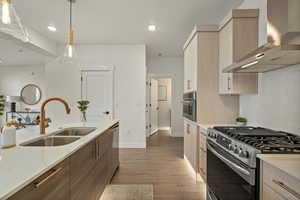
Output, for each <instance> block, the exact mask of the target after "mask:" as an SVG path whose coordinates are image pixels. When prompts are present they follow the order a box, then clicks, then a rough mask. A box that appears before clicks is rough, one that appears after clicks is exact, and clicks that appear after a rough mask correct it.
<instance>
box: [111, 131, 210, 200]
mask: <svg viewBox="0 0 300 200" xmlns="http://www.w3.org/2000/svg"><path fill="white" fill-rule="evenodd" d="M120 161H121V165H120V169H119V171H118V172H117V173H116V175H115V176H114V178H113V180H112V184H153V185H154V200H205V196H206V195H205V191H206V185H205V183H203V182H201V181H200V182H196V180H195V174H194V173H192V172H191V170H190V168H189V166H188V165H187V163H186V161H185V160H184V159H183V138H173V137H171V136H170V135H169V133H168V132H166V131H163V132H162V131H160V132H158V133H157V134H155V135H153V136H151V137H150V139H149V140H148V141H147V149H146V150H145V149H122V150H121V151H120Z"/></svg>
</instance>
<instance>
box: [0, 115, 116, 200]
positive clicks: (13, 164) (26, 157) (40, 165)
mask: <svg viewBox="0 0 300 200" xmlns="http://www.w3.org/2000/svg"><path fill="white" fill-rule="evenodd" d="M117 122H118V120H104V121H101V122H99V123H85V124H82V123H74V124H67V125H63V126H57V127H54V128H49V129H46V135H49V134H51V133H53V132H54V131H58V130H60V129H61V128H68V127H96V128H97V129H96V130H95V131H93V132H92V133H90V134H88V135H86V136H84V137H81V138H80V139H79V140H77V141H75V142H73V143H71V144H68V145H64V146H57V147H28V146H26V147H24V146H19V144H21V143H24V142H27V141H29V140H32V139H35V138H38V137H41V136H40V135H39V129H38V127H33V128H26V129H24V130H20V131H17V146H16V147H14V148H11V149H0V200H5V199H7V198H8V197H10V196H11V195H13V194H14V193H16V192H17V191H19V190H20V189H22V188H23V187H24V186H26V185H27V184H29V183H31V182H32V181H33V180H34V179H36V178H37V177H39V176H40V175H42V174H43V173H45V172H46V171H47V170H49V169H51V168H52V167H54V166H55V165H56V164H58V163H59V162H61V161H63V160H64V159H66V158H67V157H69V156H70V155H71V154H72V153H74V152H75V151H77V150H78V149H79V148H81V147H82V146H84V145H85V144H87V143H88V142H90V141H91V140H93V139H94V138H96V137H97V136H98V135H100V134H101V133H103V132H104V131H105V130H107V129H109V128H110V127H111V126H113V125H114V124H116V123H117Z"/></svg>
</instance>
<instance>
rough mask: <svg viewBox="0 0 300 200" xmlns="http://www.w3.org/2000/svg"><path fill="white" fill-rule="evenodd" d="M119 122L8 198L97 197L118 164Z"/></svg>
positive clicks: (59, 199)
mask: <svg viewBox="0 0 300 200" xmlns="http://www.w3.org/2000/svg"><path fill="white" fill-rule="evenodd" d="M118 138H119V129H118V124H116V125H114V127H112V128H110V129H108V130H107V131H105V132H104V133H102V134H101V135H100V136H99V137H97V138H96V139H94V140H93V141H91V142H90V143H88V144H86V145H85V146H84V147H82V148H80V149H79V150H78V151H76V152H75V153H73V154H72V155H71V156H70V157H69V158H67V159H65V160H64V161H63V162H61V163H60V164H58V165H57V166H55V167H53V168H52V169H50V170H49V171H47V172H46V173H45V174H43V175H42V176H40V177H39V178H37V179H36V180H34V181H33V182H32V183H30V184H29V185H27V186H25V188H23V189H22V190H21V191H19V192H17V193H16V194H14V195H13V196H12V197H10V198H9V199H8V200H98V199H99V198H100V197H101V195H102V193H103V191H104V189H105V186H106V185H107V184H108V183H109V182H110V180H111V178H112V176H113V174H114V173H115V170H116V169H117V168H118V166H119V140H118Z"/></svg>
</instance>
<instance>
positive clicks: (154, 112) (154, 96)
mask: <svg viewBox="0 0 300 200" xmlns="http://www.w3.org/2000/svg"><path fill="white" fill-rule="evenodd" d="M150 95H151V109H150V111H151V114H150V116H151V134H153V133H155V132H156V131H157V130H158V81H157V80H155V79H151V94H150Z"/></svg>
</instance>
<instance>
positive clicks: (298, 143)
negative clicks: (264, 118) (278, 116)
mask: <svg viewBox="0 0 300 200" xmlns="http://www.w3.org/2000/svg"><path fill="white" fill-rule="evenodd" d="M214 128H215V129H216V130H218V131H220V132H222V133H223V134H225V135H227V136H229V137H230V138H233V139H235V140H238V141H241V142H243V143H245V144H248V145H250V146H252V147H254V148H256V149H258V150H260V151H261V152H263V153H300V137H299V136H296V135H292V134H289V133H285V132H280V131H274V130H270V129H265V128H255V127H214Z"/></svg>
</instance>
